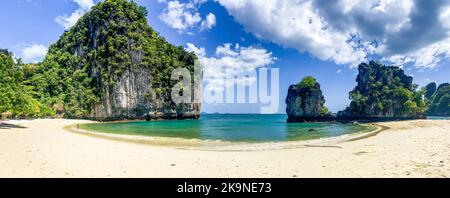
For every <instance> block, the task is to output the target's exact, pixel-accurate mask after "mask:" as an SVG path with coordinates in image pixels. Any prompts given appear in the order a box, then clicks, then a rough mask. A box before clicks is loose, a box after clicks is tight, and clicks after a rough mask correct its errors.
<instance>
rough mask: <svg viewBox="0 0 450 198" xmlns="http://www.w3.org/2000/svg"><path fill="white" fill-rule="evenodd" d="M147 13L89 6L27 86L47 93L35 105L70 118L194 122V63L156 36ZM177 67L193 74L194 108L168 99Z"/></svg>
mask: <svg viewBox="0 0 450 198" xmlns="http://www.w3.org/2000/svg"><path fill="white" fill-rule="evenodd" d="M146 14H147V10H146V9H145V8H143V7H140V6H138V5H137V4H136V3H134V2H132V1H131V2H129V1H126V0H105V1H103V2H100V3H99V4H97V5H96V6H94V7H93V8H92V10H91V11H89V12H88V13H86V14H85V15H84V16H83V17H81V18H80V19H79V21H78V22H77V23H76V25H74V26H73V27H72V28H71V29H70V30H68V31H66V32H65V33H64V34H63V35H62V36H61V37H60V39H59V40H58V41H57V42H56V43H54V44H53V45H51V46H50V48H49V51H48V54H47V56H46V57H45V60H44V61H43V62H42V63H41V64H40V65H39V67H38V68H37V69H36V73H37V74H38V75H36V77H34V78H33V80H32V81H31V83H35V84H39V85H40V86H36V87H38V89H39V90H36V91H37V92H40V93H45V94H43V95H42V96H40V99H41V100H42V101H44V102H45V103H46V104H47V105H49V106H51V107H56V108H57V111H58V112H59V113H61V114H63V116H64V117H68V118H93V119H99V120H116V119H144V118H146V119H185V118H198V117H199V116H200V108H201V103H200V100H199V98H200V96H201V91H200V86H194V79H196V80H199V79H198V78H199V75H198V74H197V73H195V72H194V70H195V69H194V63H195V62H196V61H197V57H196V55H195V54H194V53H189V52H187V51H185V50H184V49H183V48H182V47H176V46H173V45H172V44H170V43H168V42H167V41H166V40H165V39H164V38H162V37H161V36H159V34H158V33H157V32H156V31H154V30H153V29H152V28H151V27H150V26H149V25H148V22H147V20H146ZM176 68H186V69H187V70H188V71H189V72H190V74H191V77H192V78H191V81H192V82H191V84H192V87H191V88H192V89H191V96H192V103H187V102H186V103H183V104H175V103H174V102H173V100H172V99H171V90H172V88H173V87H174V85H175V84H176V83H178V81H177V80H173V79H172V78H171V74H172V72H173V70H174V69H176ZM197 84H201V83H197ZM186 90H188V89H186ZM194 96H195V97H194ZM194 98H195V99H197V100H194Z"/></svg>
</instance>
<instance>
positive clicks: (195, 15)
mask: <svg viewBox="0 0 450 198" xmlns="http://www.w3.org/2000/svg"><path fill="white" fill-rule="evenodd" d="M159 2H160V3H167V7H166V8H165V9H164V10H163V13H161V15H159V18H160V19H161V20H162V21H163V22H164V23H165V24H167V25H168V26H170V27H171V28H173V29H176V30H177V31H178V32H179V33H183V32H187V33H190V34H192V32H189V30H191V29H194V28H198V29H199V30H200V31H203V30H207V29H211V28H212V27H214V26H215V24H216V16H215V15H214V14H212V13H209V14H208V15H207V16H206V18H205V19H203V18H202V17H201V16H200V13H199V12H198V8H199V6H200V5H201V4H203V3H205V2H206V0H190V1H188V2H186V3H183V2H180V1H177V0H176V1H166V0H159Z"/></svg>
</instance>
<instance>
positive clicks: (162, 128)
mask: <svg viewBox="0 0 450 198" xmlns="http://www.w3.org/2000/svg"><path fill="white" fill-rule="evenodd" d="M286 118H287V117H286V115H259V114H258V115H256V114H214V115H212V114H208V115H202V117H201V119H199V120H172V121H170V120H168V121H151V122H146V121H142V122H118V123H99V124H84V125H81V126H80V127H81V128H82V129H85V130H89V131H97V132H105V133H113V134H127V135H144V136H160V137H180V138H187V139H202V140H225V141H245V142H267V141H292V140H308V139H316V138H322V137H332V136H339V135H343V134H349V133H355V132H359V131H364V130H370V129H369V128H368V127H367V126H360V125H357V126H353V125H352V124H337V123H336V124H334V123H286Z"/></svg>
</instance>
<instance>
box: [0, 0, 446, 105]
mask: <svg viewBox="0 0 450 198" xmlns="http://www.w3.org/2000/svg"><path fill="white" fill-rule="evenodd" d="M98 2H99V1H98V0H50V1H49V0H8V1H2V2H1V3H0V24H2V28H1V30H0V48H6V49H9V50H11V51H12V52H13V53H14V55H15V56H16V57H19V58H22V59H23V60H24V61H25V62H39V61H41V60H42V59H43V58H44V56H45V54H46V51H47V49H48V46H49V45H51V44H52V43H54V42H55V41H57V40H58V38H59V36H61V34H62V33H64V31H66V30H68V29H69V28H70V27H71V26H73V25H74V24H75V23H76V21H77V19H78V18H79V17H80V16H82V15H83V14H84V13H86V12H88V11H89V10H90V8H91V7H92V6H94V5H95V4H96V3H98ZM136 2H137V3H138V4H139V5H142V6H145V7H147V10H148V16H147V19H148V23H149V25H150V26H151V27H152V28H153V29H154V30H156V31H158V32H159V33H160V35H161V36H163V37H165V38H166V40H167V41H169V42H170V43H173V44H175V45H179V46H183V47H184V48H186V49H187V50H189V51H193V52H195V53H196V54H197V55H198V56H199V59H200V60H201V61H202V63H204V64H205V67H209V68H215V67H220V66H224V65H230V66H233V67H235V68H236V69H237V70H238V71H242V72H244V71H248V70H251V69H257V68H278V69H279V73H280V75H279V76H280V77H279V96H278V97H279V108H278V112H279V113H284V109H285V104H284V100H285V98H286V95H287V90H288V88H289V85H291V84H296V83H298V82H299V81H300V80H301V79H302V78H303V77H305V76H314V77H315V78H316V79H317V80H318V82H319V83H320V84H321V88H322V91H323V93H324V96H325V99H326V106H328V107H329V109H330V110H332V111H334V112H336V111H339V110H342V109H344V108H345V107H346V106H347V105H348V104H349V99H348V92H350V91H351V90H352V89H353V88H354V87H355V85H356V81H355V78H356V75H357V73H358V70H357V65H358V64H359V63H361V62H367V61H370V60H376V61H380V62H382V63H385V64H387V65H396V66H401V67H403V69H404V70H405V72H406V73H407V74H408V75H411V76H413V77H414V83H416V84H418V85H420V86H425V85H426V84H427V83H429V82H437V83H438V84H439V83H443V82H449V81H450V66H449V57H450V36H449V33H450V1H420V0H369V1H367V0H337V1H334V2H331V1H326V0H272V1H261V0H179V1H173V0H138V1H136ZM204 83H207V82H204ZM261 105H262V104H260V102H258V103H256V104H204V105H203V111H204V112H208V113H214V112H220V113H258V112H259V111H260V106H261Z"/></svg>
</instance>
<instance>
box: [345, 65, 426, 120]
mask: <svg viewBox="0 0 450 198" xmlns="http://www.w3.org/2000/svg"><path fill="white" fill-rule="evenodd" d="M358 70H359V74H358V77H357V79H356V82H357V83H358V84H357V86H356V87H355V89H354V90H353V91H352V92H350V99H351V103H350V106H349V107H348V108H347V109H346V110H344V111H341V112H339V113H338V118H339V119H369V120H395V119H418V118H425V109H426V104H425V102H424V101H423V100H422V94H420V93H419V92H417V91H416V88H417V85H414V84H413V83H412V82H413V78H412V77H411V76H408V75H405V73H404V71H403V70H402V69H401V68H399V67H394V66H389V67H388V66H384V65H382V64H380V63H377V62H374V61H371V62H370V63H369V64H366V63H362V64H360V65H359V68H358Z"/></svg>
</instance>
